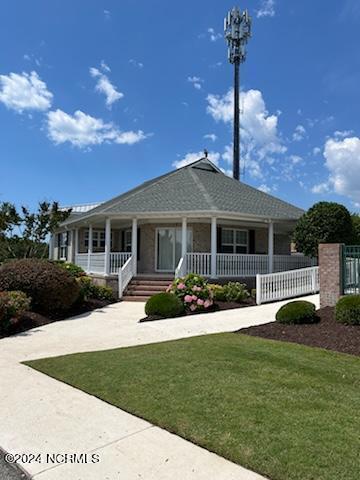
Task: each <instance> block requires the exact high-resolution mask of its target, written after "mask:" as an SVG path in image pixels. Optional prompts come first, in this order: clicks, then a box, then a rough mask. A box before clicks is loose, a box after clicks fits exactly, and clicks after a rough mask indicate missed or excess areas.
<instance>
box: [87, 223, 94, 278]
mask: <svg viewBox="0 0 360 480" xmlns="http://www.w3.org/2000/svg"><path fill="white" fill-rule="evenodd" d="M92 249H93V228H92V225H91V224H90V225H89V244H88V264H87V271H88V273H90V268H91V254H92Z"/></svg>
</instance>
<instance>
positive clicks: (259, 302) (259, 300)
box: [256, 274, 261, 305]
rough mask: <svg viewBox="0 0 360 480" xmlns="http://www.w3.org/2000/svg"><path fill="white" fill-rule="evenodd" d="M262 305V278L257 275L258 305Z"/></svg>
mask: <svg viewBox="0 0 360 480" xmlns="http://www.w3.org/2000/svg"><path fill="white" fill-rule="evenodd" d="M260 304H261V277H260V275H259V274H257V275H256V305H260Z"/></svg>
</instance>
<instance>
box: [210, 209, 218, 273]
mask: <svg viewBox="0 0 360 480" xmlns="http://www.w3.org/2000/svg"><path fill="white" fill-rule="evenodd" d="M216 254H217V241H216V217H212V218H211V278H216V274H217V272H216Z"/></svg>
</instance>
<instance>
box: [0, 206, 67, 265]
mask: <svg viewBox="0 0 360 480" xmlns="http://www.w3.org/2000/svg"><path fill="white" fill-rule="evenodd" d="M70 213H71V209H67V210H64V209H60V208H59V204H58V203H57V202H53V203H49V202H41V203H39V206H38V209H37V211H36V212H30V210H29V209H28V208H27V207H24V206H22V207H21V213H19V212H18V211H17V209H16V207H15V205H13V204H11V203H8V202H6V203H2V204H0V261H2V260H5V259H7V258H33V257H37V258H44V257H46V256H47V252H48V245H47V242H46V240H47V237H48V235H49V234H50V233H53V232H54V231H55V229H56V228H57V227H58V225H59V223H61V222H63V221H64V220H66V219H67V218H68V216H69V215H70Z"/></svg>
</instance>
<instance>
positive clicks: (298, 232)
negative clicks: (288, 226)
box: [293, 202, 353, 257]
mask: <svg viewBox="0 0 360 480" xmlns="http://www.w3.org/2000/svg"><path fill="white" fill-rule="evenodd" d="M352 240H353V223H352V219H351V215H350V212H349V211H348V209H347V208H346V207H344V206H343V205H340V204H338V203H335V202H319V203H316V204H315V205H313V206H312V207H311V208H310V209H309V210H308V211H307V212H306V213H304V215H303V216H302V217H301V218H300V219H299V220H298V222H297V224H296V227H295V231H294V235H293V241H294V243H295V247H296V249H297V251H298V252H302V253H304V255H308V256H310V257H317V256H318V247H319V243H347V244H348V243H351V242H352Z"/></svg>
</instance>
